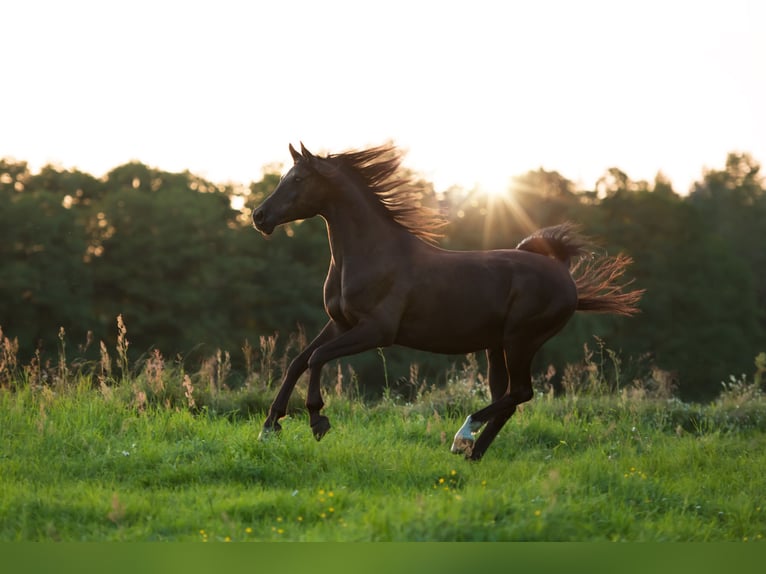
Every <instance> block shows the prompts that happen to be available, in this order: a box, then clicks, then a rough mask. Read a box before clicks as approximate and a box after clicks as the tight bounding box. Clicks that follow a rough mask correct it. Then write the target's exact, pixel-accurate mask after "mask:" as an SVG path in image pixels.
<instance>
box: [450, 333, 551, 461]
mask: <svg viewBox="0 0 766 574" xmlns="http://www.w3.org/2000/svg"><path fill="white" fill-rule="evenodd" d="M536 349H537V347H536V348H535V349H534V350H532V351H528V352H527V351H525V350H524V347H523V346H521V345H518V346H516V345H513V346H511V345H507V346H506V349H505V368H506V369H507V376H508V377H509V379H510V388H509V390H508V392H507V393H506V394H504V395H503V396H502V397H501V398H499V399H498V400H496V401H495V402H493V403H492V404H491V405H489V406H487V407H484V408H483V409H480V410H478V411H476V412H475V413H472V414H471V415H469V416H468V418H466V421H465V422H464V423H463V426H462V427H461V428H460V430H458V432H457V434H456V435H455V441H454V442H453V448H452V452H453V453H456V454H459V453H463V454H465V456H466V458H470V459H471V460H479V459H481V457H482V456H484V453H485V452H486V451H487V449H488V448H489V446H490V444H492V441H494V440H495V437H497V435H498V433H499V432H500V430H501V429H502V428H503V426H505V423H506V422H508V419H510V418H511V416H513V414H514V413H515V412H516V406H517V405H519V404H521V403H524V402H526V401H528V400H530V399H531V398H532V397H533V396H534V393H533V391H532V377H531V372H530V369H531V365H532V357H533V356H534V351H536ZM485 423H486V425H487V426H486V427H485V428H484V430H483V431H482V433H481V434H480V435H479V437H478V438H477V439H475V440H471V441H469V440H468V437H469V436H470V437H471V438H473V433H475V432H476V431H477V430H478V429H479V428H481V427H482V426H483V425H484V424H485ZM469 433H470V434H469Z"/></svg>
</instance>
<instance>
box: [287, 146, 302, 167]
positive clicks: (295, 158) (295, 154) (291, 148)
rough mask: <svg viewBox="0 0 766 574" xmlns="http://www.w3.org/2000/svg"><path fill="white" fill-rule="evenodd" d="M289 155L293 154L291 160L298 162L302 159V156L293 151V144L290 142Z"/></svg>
mask: <svg viewBox="0 0 766 574" xmlns="http://www.w3.org/2000/svg"><path fill="white" fill-rule="evenodd" d="M290 155H291V156H293V162H295V163H298V162H299V161H301V160H302V159H303V156H302V155H301V154H299V153H298V152H297V151H295V148H294V147H293V144H290Z"/></svg>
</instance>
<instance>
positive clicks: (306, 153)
mask: <svg viewBox="0 0 766 574" xmlns="http://www.w3.org/2000/svg"><path fill="white" fill-rule="evenodd" d="M301 153H302V154H303V157H304V158H306V159H313V158H314V154H313V153H311V152H310V151H309V150H307V149H306V146H305V145H303V142H301Z"/></svg>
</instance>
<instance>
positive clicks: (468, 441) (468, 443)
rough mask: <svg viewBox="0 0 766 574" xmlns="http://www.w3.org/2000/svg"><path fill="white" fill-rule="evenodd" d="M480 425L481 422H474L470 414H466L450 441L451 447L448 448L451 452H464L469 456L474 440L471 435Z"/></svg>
mask: <svg viewBox="0 0 766 574" xmlns="http://www.w3.org/2000/svg"><path fill="white" fill-rule="evenodd" d="M481 425H482V423H480V422H474V421H473V419H471V415H468V417H466V419H465V422H464V423H463V426H461V427H460V429H459V430H458V431H457V432H456V433H455V438H454V439H453V441H452V448H450V450H451V451H452V453H453V454H461V453H465V454H466V455H467V456H470V454H471V452H472V451H473V443H474V442H475V439H474V438H473V435H474V433H475V432H476V431H477V430H479V429H480V428H481Z"/></svg>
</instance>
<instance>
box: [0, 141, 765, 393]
mask: <svg viewBox="0 0 766 574" xmlns="http://www.w3.org/2000/svg"><path fill="white" fill-rule="evenodd" d="M278 181H279V170H278V168H277V167H270V168H265V169H264V173H263V176H262V179H261V180H259V181H257V182H253V183H251V184H250V185H249V186H246V187H245V186H239V185H233V184H226V185H223V184H216V183H213V182H210V181H207V180H205V179H203V178H200V177H198V176H196V175H194V174H192V173H189V172H183V173H169V172H165V171H162V170H160V169H155V168H152V167H149V166H146V165H144V164H142V163H138V162H131V163H128V164H125V165H122V166H119V167H117V168H115V169H113V170H112V171H110V172H109V173H108V174H106V175H105V176H104V177H102V178H97V177H94V176H92V175H90V174H88V173H84V172H82V171H79V170H76V169H72V170H70V169H63V168H59V167H55V166H51V165H49V166H45V167H43V168H42V169H40V170H39V172H37V173H32V171H31V170H30V169H29V167H28V165H27V164H26V163H25V162H18V161H12V160H8V159H4V160H0V206H2V207H1V208H0V327H1V328H2V330H3V335H2V337H0V340H1V339H4V338H10V339H9V340H15V341H17V343H18V347H19V351H18V352H19V355H20V356H21V357H25V358H26V359H27V360H29V359H30V358H32V357H35V356H37V357H38V359H39V360H44V358H45V357H55V356H56V354H57V353H59V352H61V351H62V349H61V347H62V345H65V344H66V345H67V349H66V351H67V352H68V353H70V354H73V353H77V354H78V355H79V356H82V357H83V359H84V360H86V359H88V358H89V357H90V358H93V357H97V356H98V343H99V342H100V341H105V342H106V343H107V344H109V345H112V344H113V342H114V340H115V339H116V337H117V329H116V327H115V319H116V317H117V316H118V315H121V316H122V318H123V320H124V322H125V324H126V326H127V329H128V339H129V341H130V350H131V352H132V353H134V354H135V355H136V356H138V355H141V354H145V353H148V352H150V351H151V350H152V349H155V348H156V349H160V350H161V352H162V353H163V354H164V355H165V356H166V357H175V356H178V357H179V359H178V360H181V361H199V360H201V359H202V358H204V357H205V356H209V355H210V353H213V352H215V350H216V349H224V350H228V351H230V352H231V356H232V361H233V362H234V363H235V364H236V363H237V362H238V361H242V360H244V359H242V358H241V355H242V353H240V352H239V350H240V349H241V348H242V347H243V345H244V346H249V345H254V346H255V347H257V346H258V345H257V341H259V340H260V338H261V337H269V336H273V335H275V334H278V341H279V342H280V344H281V345H282V347H283V348H284V346H285V345H286V344H287V342H288V340H289V339H290V335H291V334H294V333H297V332H301V331H305V333H306V334H307V336H309V337H310V336H313V334H314V333H315V332H316V330H317V329H318V328H319V327H320V326H321V325H322V324H323V323H324V311H323V309H322V295H321V292H322V289H321V286H322V283H323V280H324V275H325V273H326V270H327V264H328V258H329V250H328V246H327V237H326V231H325V228H324V224H323V223H322V221H321V220H319V219H318V218H317V219H313V220H308V221H304V222H299V223H295V224H291V225H288V226H285V227H282V228H279V229H278V230H277V232H276V233H275V234H274V235H273V236H272V237H270V238H269V239H268V240H267V239H264V238H262V237H261V236H260V235H259V234H257V233H256V232H255V231H254V230H253V229H252V226H251V223H250V213H251V211H252V209H253V208H254V207H255V206H257V205H258V204H259V203H260V202H261V201H262V200H263V199H264V198H265V196H266V195H267V194H268V193H270V192H271V190H272V189H273V188H274V187H275V186H276V184H277V182H278ZM419 184H420V186H421V187H422V190H423V194H424V198H425V199H428V200H431V201H433V202H434V205H436V206H438V207H439V208H440V209H441V210H442V211H443V212H444V213H445V215H446V217H447V219H448V220H449V224H448V226H447V227H446V228H445V237H444V239H443V241H442V245H443V246H444V247H447V248H450V249H487V248H497V247H512V246H514V245H515V244H516V243H517V242H518V241H519V240H520V239H521V238H523V237H524V236H526V235H527V234H528V233H529V232H530V231H532V229H533V228H537V227H543V226H547V225H553V224H556V223H560V222H562V221H573V222H576V223H579V224H581V225H582V228H583V231H584V232H585V233H586V234H587V235H591V236H593V237H597V238H599V239H600V240H601V241H602V244H601V246H600V248H601V249H605V250H606V251H608V252H610V253H617V252H620V251H621V252H624V253H626V254H628V255H630V256H631V257H633V259H634V261H635V263H634V264H633V266H632V267H631V268H630V271H629V273H630V274H631V277H632V278H634V279H635V283H634V285H635V286H636V287H639V288H643V289H646V294H645V296H644V299H643V301H642V303H641V310H642V312H641V314H640V315H639V316H637V317H635V318H631V319H623V318H613V317H602V316H596V317H592V316H590V317H585V316H576V317H575V319H574V320H573V321H571V322H570V324H569V325H568V326H567V327H566V328H565V329H564V331H562V333H561V334H560V335H559V336H557V337H556V338H554V339H553V340H552V341H550V342H549V343H548V344H547V345H546V346H545V347H544V349H543V350H542V352H541V353H540V354H539V356H538V358H537V363H536V368H537V370H538V372H540V373H541V377H543V378H546V379H550V380H551V381H552V382H553V384H554V385H555V383H556V381H557V380H559V379H560V377H561V376H562V374H563V372H564V369H565V366H566V365H567V364H571V363H576V362H578V361H582V358H583V353H588V352H591V353H592V352H596V351H599V352H601V353H603V354H604V357H605V358H604V360H605V361H612V362H615V377H620V378H621V379H622V380H620V381H616V384H617V383H619V384H621V385H625V384H629V383H630V379H631V377H635V378H639V377H641V378H646V377H655V378H664V379H666V380H667V379H670V380H672V381H673V382H674V383H675V384H676V385H677V387H678V389H679V390H680V393H681V394H682V395H683V396H684V397H686V398H693V399H704V398H707V397H710V396H712V395H713V394H715V393H717V392H718V390H719V389H720V384H721V381H724V380H728V378H729V376H730V375H731V374H734V375H737V376H738V375H739V374H740V373H747V374H750V373H752V371H753V359H754V357H755V356H756V355H757V354H758V353H759V352H762V351H764V350H766V186H765V184H764V178H763V176H762V175H761V174H760V165H759V164H758V163H757V162H756V161H755V160H754V159H753V158H752V157H751V156H749V155H748V154H741V153H732V154H729V155H728V157H727V158H726V161H725V165H724V166H723V168H721V169H713V170H707V171H705V172H704V173H703V174H702V176H701V178H700V180H699V181H698V182H696V183H695V184H694V185H693V188H692V189H691V191H690V193H689V194H688V195H680V194H678V193H676V191H675V190H674V189H673V187H672V184H671V182H670V181H668V180H667V179H666V178H664V177H663V176H662V175H661V174H659V175H658V176H657V177H656V178H655V180H654V181H653V182H647V181H634V180H632V179H631V178H630V177H629V176H628V175H627V174H625V173H624V172H623V171H621V170H619V169H617V168H612V169H609V170H607V171H606V172H605V174H604V176H603V177H602V178H601V179H600V180H599V182H598V183H597V185H596V189H593V190H585V191H583V190H578V189H577V188H576V186H575V184H574V183H573V182H571V181H570V180H568V179H566V178H565V177H563V176H562V175H561V174H559V173H557V172H555V171H546V170H543V169H540V170H537V171H531V172H528V173H526V174H524V175H523V176H520V177H518V178H516V179H515V181H514V183H513V185H512V186H511V187H510V189H508V190H507V193H506V194H504V195H499V196H497V195H491V196H490V195H486V194H483V193H480V192H478V191H476V190H466V189H461V188H457V187H453V188H451V189H449V190H447V191H446V192H441V193H435V192H434V189H433V186H432V185H431V184H430V183H429V182H427V181H420V182H419ZM234 206H236V207H237V208H236V209H235V207H234ZM240 206H241V207H240ZM594 336H595V337H597V339H594ZM246 341H247V343H246ZM604 349H606V352H605V351H604ZM381 357H382V358H381ZM354 361H356V362H354ZM351 363H352V364H354V365H355V368H356V370H357V373H358V378H359V384H360V385H361V386H368V387H370V388H375V387H379V386H380V385H381V384H383V381H385V382H388V383H390V382H391V381H392V380H399V379H408V378H409V379H412V370H411V369H410V365H411V364H412V363H417V364H418V365H420V369H419V371H418V373H419V374H416V378H417V376H420V377H426V378H428V379H430V380H431V381H433V382H435V383H438V382H439V381H440V378H441V380H443V377H444V376H445V373H446V372H447V371H448V367H449V362H448V360H447V359H445V358H439V357H435V356H429V355H425V354H421V353H415V352H410V351H405V350H401V349H391V350H386V351H385V355H383V356H381V355H379V354H377V353H368V354H366V355H365V356H363V357H361V358H359V359H355V360H352V361H351ZM617 363H619V367H620V368H619V369H617V368H616V367H617ZM549 365H550V366H552V368H551V367H549ZM328 370H329V369H328ZM410 382H412V381H410Z"/></svg>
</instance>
